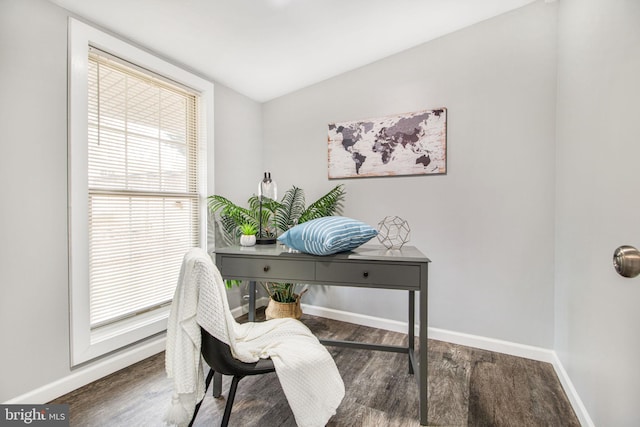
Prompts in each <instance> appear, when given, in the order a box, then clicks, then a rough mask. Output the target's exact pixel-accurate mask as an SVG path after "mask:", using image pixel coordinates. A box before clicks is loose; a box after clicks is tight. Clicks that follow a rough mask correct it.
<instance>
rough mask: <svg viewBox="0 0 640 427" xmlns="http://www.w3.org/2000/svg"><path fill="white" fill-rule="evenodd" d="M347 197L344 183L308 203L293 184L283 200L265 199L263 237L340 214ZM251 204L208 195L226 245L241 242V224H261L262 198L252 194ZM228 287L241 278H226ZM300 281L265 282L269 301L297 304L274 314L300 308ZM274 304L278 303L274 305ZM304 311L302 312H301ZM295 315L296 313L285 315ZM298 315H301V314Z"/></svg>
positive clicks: (263, 285)
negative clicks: (298, 288) (241, 204)
mask: <svg viewBox="0 0 640 427" xmlns="http://www.w3.org/2000/svg"><path fill="white" fill-rule="evenodd" d="M344 198H345V190H344V186H343V185H342V184H340V185H336V186H335V187H334V188H332V189H331V190H330V191H329V192H328V193H326V194H324V195H323V196H322V197H320V198H319V199H318V200H316V201H314V202H313V203H311V204H310V205H309V206H306V204H305V194H304V191H303V190H302V189H301V188H298V187H296V186H292V187H291V188H290V189H289V190H287V191H286V192H285V193H284V196H283V197H282V200H281V201H277V200H272V199H266V200H265V199H263V201H262V221H261V223H262V224H263V228H264V230H263V233H264V234H265V235H266V236H263V237H277V236H278V235H279V234H281V233H284V232H285V231H286V230H288V229H289V228H291V227H293V226H295V225H297V224H300V223H303V222H305V221H309V220H312V219H316V218H321V217H324V216H331V215H339V214H340V213H341V212H342V203H343V202H344ZM247 204H248V207H246V208H245V207H242V206H239V205H237V204H235V203H233V202H232V201H230V200H229V199H227V198H225V197H223V196H220V195H212V196H209V197H208V206H209V211H210V212H211V213H212V214H214V215H216V219H217V223H218V225H219V226H220V230H221V234H222V237H223V241H224V243H225V244H226V245H235V244H238V238H240V239H242V237H241V236H242V234H241V233H242V226H243V225H245V224H252V225H254V226H255V227H256V233H257V232H259V230H257V226H258V224H259V223H260V200H259V199H258V197H257V196H255V195H253V196H251V197H250V198H249V200H248V201H247ZM226 283H227V286H228V287H231V286H233V285H235V284H239V283H240V281H238V280H229V281H226ZM297 286H298V285H297V284H295V283H273V282H268V283H262V287H263V288H264V289H265V291H266V292H267V294H268V295H269V297H270V298H269V299H270V302H269V304H270V305H272V303H271V301H274V302H275V303H281V304H295V305H296V306H297V308H296V307H294V308H293V309H286V310H284V309H282V310H280V309H278V310H270V309H269V307H268V308H267V309H268V311H269V312H272V313H273V314H275V315H278V313H281V312H286V311H290V312H292V313H297V312H298V311H300V297H301V296H302V294H304V291H303V292H301V293H297V290H296V288H297ZM273 306H275V304H273ZM300 314H301V311H300ZM286 317H296V316H286ZM297 317H298V318H299V317H300V315H299V314H298V315H297Z"/></svg>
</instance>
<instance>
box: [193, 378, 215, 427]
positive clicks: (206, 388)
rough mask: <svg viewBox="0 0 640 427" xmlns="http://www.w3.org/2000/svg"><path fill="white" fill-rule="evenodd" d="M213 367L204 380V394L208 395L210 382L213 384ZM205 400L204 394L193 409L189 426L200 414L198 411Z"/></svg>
mask: <svg viewBox="0 0 640 427" xmlns="http://www.w3.org/2000/svg"><path fill="white" fill-rule="evenodd" d="M213 374H214V372H213V369H209V373H208V374H207V379H206V380H205V381H204V395H205V396H206V395H207V390H209V384H211V379H212V378H213ZM203 400H204V396H203V397H202V399H201V400H200V402H198V404H197V405H196V407H195V409H194V411H193V417H191V421H190V422H189V427H192V426H193V422H194V421H195V420H196V416H197V415H198V411H199V410H200V406H201V405H202V401H203Z"/></svg>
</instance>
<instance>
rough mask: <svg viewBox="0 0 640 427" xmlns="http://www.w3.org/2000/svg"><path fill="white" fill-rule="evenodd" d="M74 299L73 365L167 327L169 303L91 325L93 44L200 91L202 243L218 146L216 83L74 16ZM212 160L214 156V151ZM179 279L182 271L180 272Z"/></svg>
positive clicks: (71, 78) (71, 249) (71, 192)
mask: <svg viewBox="0 0 640 427" xmlns="http://www.w3.org/2000/svg"><path fill="white" fill-rule="evenodd" d="M68 43H69V46H68V48H69V50H68V59H69V64H68V66H69V71H68V77H69V81H68V84H69V104H68V113H69V114H68V120H69V148H68V156H69V159H68V164H69V167H68V171H69V177H68V183H69V184H68V185H69V194H68V212H69V304H70V310H69V312H70V340H69V342H70V346H71V361H70V362H71V366H76V365H78V364H81V363H84V362H87V361H89V360H92V359H94V358H96V357H99V356H102V355H104V354H107V353H110V352H112V351H115V350H118V349H120V348H123V347H125V346H128V345H131V344H134V343H136V342H138V341H141V340H143V339H145V338H148V337H151V336H154V335H157V334H160V333H162V332H163V331H165V330H166V325H167V318H168V315H169V309H170V307H169V306H166V307H162V308H159V309H156V310H153V311H150V312H147V313H144V314H141V315H137V316H135V317H132V318H128V319H124V320H122V321H119V322H116V323H113V324H111V325H108V326H105V327H103V328H98V329H95V330H93V331H92V330H91V327H90V313H89V203H88V174H87V166H88V164H87V135H88V87H87V82H88V77H87V73H88V58H89V46H93V47H95V48H98V49H100V50H103V51H106V52H108V53H110V54H113V55H115V56H117V57H119V58H121V59H123V60H125V61H128V62H131V63H132V64H134V65H135V66H138V67H142V68H144V69H147V70H149V71H151V72H154V73H157V74H159V75H161V76H163V77H165V78H168V79H170V80H173V81H175V82H177V83H179V84H182V85H184V86H187V87H189V88H191V89H193V90H194V91H195V92H198V93H199V96H198V114H199V116H198V123H199V126H198V130H199V132H198V133H199V140H198V168H199V175H200V180H199V183H198V184H199V189H198V192H199V194H200V224H199V229H200V242H199V246H200V247H201V248H206V245H207V203H206V194H207V182H209V184H211V182H212V181H211V178H209V179H207V156H208V155H207V150H212V149H213V106H214V104H213V83H211V82H210V81H208V80H206V79H203V78H201V77H199V76H196V75H195V74H193V73H191V72H189V71H187V70H184V69H182V68H180V67H177V66H176V65H173V64H171V63H169V62H167V61H166V60H164V59H162V58H159V57H157V56H156V55H153V54H151V53H149V52H147V51H145V50H143V49H141V48H139V47H136V46H133V45H132V44H130V43H128V42H126V41H123V40H121V39H119V38H117V37H115V36H112V35H110V34H107V33H105V32H103V31H101V30H98V29H96V28H93V27H91V26H89V25H87V24H85V23H83V22H81V21H78V20H77V19H75V18H69V34H68ZM209 160H211V155H209ZM176 280H177V275H176Z"/></svg>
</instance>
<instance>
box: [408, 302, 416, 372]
mask: <svg viewBox="0 0 640 427" xmlns="http://www.w3.org/2000/svg"><path fill="white" fill-rule="evenodd" d="M415 324H416V293H415V291H409V333H408V337H409V354H411V353H413V351H414V349H415V329H416V328H415ZM413 373H414V372H413V363H412V361H411V356H409V374H413Z"/></svg>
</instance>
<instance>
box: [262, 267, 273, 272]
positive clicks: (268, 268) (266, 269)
mask: <svg viewBox="0 0 640 427" xmlns="http://www.w3.org/2000/svg"><path fill="white" fill-rule="evenodd" d="M270 269H271V267H269V266H268V265H265V266H264V268H263V270H264V272H265V273H266V272H267V271H269V270H270Z"/></svg>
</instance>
